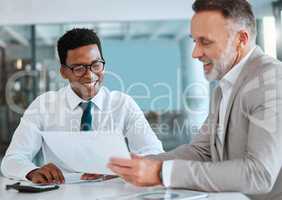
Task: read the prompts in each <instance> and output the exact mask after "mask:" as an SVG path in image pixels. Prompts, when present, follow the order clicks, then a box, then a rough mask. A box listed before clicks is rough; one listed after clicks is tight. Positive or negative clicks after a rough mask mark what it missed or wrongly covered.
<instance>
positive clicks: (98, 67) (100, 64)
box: [64, 59, 105, 76]
mask: <svg viewBox="0 0 282 200" xmlns="http://www.w3.org/2000/svg"><path fill="white" fill-rule="evenodd" d="M64 66H66V67H68V68H70V69H71V70H72V73H73V74H74V75H75V76H83V75H84V74H85V73H86V72H87V70H88V69H90V71H91V72H93V73H95V74H97V73H100V72H102V71H104V68H105V61H104V60H103V59H98V60H94V61H93V62H92V63H91V64H89V65H85V64H74V65H66V64H65V65H64Z"/></svg>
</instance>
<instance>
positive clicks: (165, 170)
mask: <svg viewBox="0 0 282 200" xmlns="http://www.w3.org/2000/svg"><path fill="white" fill-rule="evenodd" d="M172 167H173V160H168V161H164V162H163V165H162V180H163V185H164V186H165V187H170V185H171V174H172Z"/></svg>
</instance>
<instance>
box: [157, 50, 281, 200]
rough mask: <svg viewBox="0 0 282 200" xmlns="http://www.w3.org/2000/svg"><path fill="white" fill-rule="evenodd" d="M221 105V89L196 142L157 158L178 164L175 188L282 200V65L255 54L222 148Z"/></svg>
mask: <svg viewBox="0 0 282 200" xmlns="http://www.w3.org/2000/svg"><path fill="white" fill-rule="evenodd" d="M219 103H220V95H219V88H218V87H217V88H215V90H214V92H213V95H212V98H211V103H210V112H209V116H208V118H207V119H206V121H205V123H204V125H203V126H202V128H201V130H200V132H199V134H198V135H197V136H195V137H194V139H193V141H192V143H191V144H189V145H188V144H187V145H182V146H180V147H178V148H176V149H175V150H173V151H171V152H167V153H163V154H159V155H158V156H156V157H154V158H156V159H161V160H174V161H173V168H172V174H171V187H181V188H183V187H184V188H188V189H194V190H203V191H209V192H231V191H237V192H242V193H245V194H247V195H249V196H250V197H251V199H255V200H260V199H264V200H274V199H275V200H276V199H282V173H281V166H282V64H281V63H280V62H279V61H277V60H275V59H273V58H271V57H269V56H267V55H265V54H264V53H263V52H262V51H261V49H260V48H259V47H256V49H255V50H254V51H253V52H252V54H251V56H250V57H249V58H248V60H247V62H246V64H245V65H244V67H243V69H242V71H241V73H240V75H239V77H238V79H237V81H236V84H235V85H234V86H233V89H232V94H231V97H230V100H229V103H228V106H227V113H226V115H225V120H224V121H225V124H224V142H223V144H221V143H220V141H219V140H218V139H217V137H216V127H217V123H218V106H219Z"/></svg>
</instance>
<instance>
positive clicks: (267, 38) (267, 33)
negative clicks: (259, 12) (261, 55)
mask: <svg viewBox="0 0 282 200" xmlns="http://www.w3.org/2000/svg"><path fill="white" fill-rule="evenodd" d="M263 35H264V40H263V41H264V51H265V53H266V54H268V55H270V56H272V57H274V58H277V50H276V41H277V34H276V29H275V18H274V17H272V16H271V17H264V18H263Z"/></svg>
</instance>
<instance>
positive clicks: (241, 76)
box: [220, 47, 263, 159]
mask: <svg viewBox="0 0 282 200" xmlns="http://www.w3.org/2000/svg"><path fill="white" fill-rule="evenodd" d="M262 55H263V52H262V50H261V49H260V48H259V47H256V48H255V49H254V51H253V53H252V54H251V55H250V57H249V59H248V60H247V62H246V63H245V65H244V66H243V69H242V71H241V72H240V74H239V76H238V78H237V80H236V84H235V85H234V86H233V89H232V92H231V95H230V99H229V102H228V105H227V109H226V114H225V118H224V129H223V144H222V148H224V145H225V138H226V134H227V131H226V129H227V127H228V123H229V117H230V111H231V109H232V106H233V103H234V100H235V97H236V95H237V94H238V92H239V89H240V88H241V87H242V86H243V85H244V81H245V80H246V79H247V77H248V74H249V73H248V72H249V70H250V68H252V65H255V64H256V62H255V61H257V60H258V59H257V58H259V57H261V56H262ZM221 152H222V154H221V155H220V157H221V159H223V152H224V151H221Z"/></svg>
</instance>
